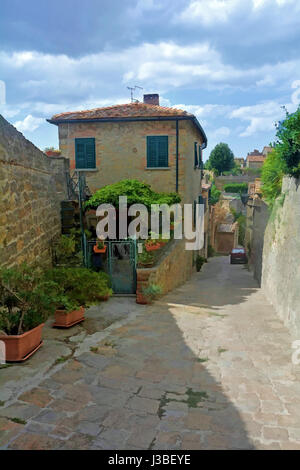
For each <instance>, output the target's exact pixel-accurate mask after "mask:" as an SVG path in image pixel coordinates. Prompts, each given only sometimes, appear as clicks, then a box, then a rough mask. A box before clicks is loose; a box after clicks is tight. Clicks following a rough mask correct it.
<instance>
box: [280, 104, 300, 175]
mask: <svg viewBox="0 0 300 470" xmlns="http://www.w3.org/2000/svg"><path fill="white" fill-rule="evenodd" d="M276 127H277V133H276V136H277V142H276V144H275V149H276V152H277V153H278V155H279V158H280V160H281V161H282V163H283V172H284V174H287V175H290V176H295V177H296V178H298V177H299V176H300V106H299V107H298V109H297V111H296V112H295V113H292V114H290V113H288V112H287V111H286V116H285V119H284V121H282V122H279V123H278V124H277V125H276Z"/></svg>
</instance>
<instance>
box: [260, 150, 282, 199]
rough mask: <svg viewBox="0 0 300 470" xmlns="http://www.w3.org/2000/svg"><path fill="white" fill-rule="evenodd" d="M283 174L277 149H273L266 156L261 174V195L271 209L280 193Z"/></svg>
mask: <svg viewBox="0 0 300 470" xmlns="http://www.w3.org/2000/svg"><path fill="white" fill-rule="evenodd" d="M283 174H284V163H283V161H282V159H281V157H280V154H279V152H278V151H277V149H274V150H273V151H272V152H271V153H270V154H269V155H268V156H267V158H266V160H265V162H264V164H263V167H262V173H261V180H262V188H261V189H262V194H263V197H264V199H265V200H266V202H267V203H268V204H269V206H270V207H271V208H272V207H273V205H274V202H275V200H276V198H277V197H278V196H279V195H280V193H281V186H282V178H283Z"/></svg>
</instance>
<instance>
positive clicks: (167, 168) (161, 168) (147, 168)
mask: <svg viewBox="0 0 300 470" xmlns="http://www.w3.org/2000/svg"><path fill="white" fill-rule="evenodd" d="M145 170H171V167H170V166H157V167H155V166H153V167H152V166H146V167H145Z"/></svg>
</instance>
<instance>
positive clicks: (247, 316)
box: [0, 257, 300, 450]
mask: <svg viewBox="0 0 300 470" xmlns="http://www.w3.org/2000/svg"><path fill="white" fill-rule="evenodd" d="M98 317H99V318H100V317H101V318H102V319H104V320H103V321H102V320H101V321H102V323H101V328H100V327H99V325H100V323H99V322H100V320H99V318H98ZM85 324H86V325H85V326H84V325H81V326H76V327H74V328H73V331H72V332H70V331H69V332H65V331H62V330H54V329H51V328H49V326H51V323H49V325H48V328H45V330H46V331H45V336H46V340H45V344H44V346H43V347H42V349H41V350H40V351H39V352H38V353H37V354H36V355H35V356H33V357H32V358H31V359H30V360H29V361H28V362H27V363H26V364H23V365H13V366H9V367H6V368H2V369H1V370H0V400H2V401H1V402H0V405H1V406H0V448H4V449H6V448H8V449H133V450H135V449H174V450H175V449H300V383H299V378H300V366H296V365H293V364H292V361H291V355H292V352H293V350H292V348H291V343H292V340H293V339H292V338H291V337H290V334H289V333H288V330H287V329H286V328H285V327H284V326H283V324H282V322H281V321H280V320H279V319H278V318H277V316H276V314H275V312H274V310H273V308H272V306H270V304H268V303H267V301H266V300H265V298H264V295H263V293H262V291H261V290H260V289H258V287H257V284H256V282H255V281H254V280H253V279H252V275H251V274H250V273H249V272H248V270H247V269H246V268H245V266H243V265H230V264H229V260H228V257H215V258H211V259H210V260H209V263H208V264H206V265H205V266H204V267H203V269H202V272H201V273H199V274H195V275H194V276H193V278H192V279H191V280H190V281H189V282H188V283H186V284H185V285H184V286H182V287H180V288H178V289H177V290H175V291H173V292H172V293H170V294H169V295H167V296H165V297H163V298H162V299H160V300H159V301H157V302H155V303H154V304H153V305H152V306H139V305H137V304H136V303H135V299H134V298H113V299H111V300H110V301H108V302H107V303H103V304H102V305H101V306H100V307H99V308H98V309H97V308H96V307H93V308H91V309H90V311H89V312H87V320H86V322H85ZM99 330H101V331H99ZM59 337H60V338H61V339H60V340H58V338H59ZM50 356H51V358H52V362H49V359H48V357H50ZM21 377H22V379H21Z"/></svg>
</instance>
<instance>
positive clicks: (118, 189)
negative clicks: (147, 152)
mask: <svg viewBox="0 0 300 470" xmlns="http://www.w3.org/2000/svg"><path fill="white" fill-rule="evenodd" d="M119 196H126V197H127V203H128V205H129V206H130V205H131V204H144V205H145V206H146V207H147V208H149V209H150V208H151V204H168V205H172V204H175V203H179V202H180V201H181V198H180V196H179V195H178V194H177V193H157V192H155V191H153V190H152V189H151V187H150V185H149V184H146V183H143V182H141V181H138V180H123V181H119V182H118V183H114V184H110V185H107V186H104V187H103V188H101V189H99V190H98V191H96V192H95V193H94V194H93V195H92V196H91V198H90V199H89V200H88V201H87V202H86V203H85V208H91V209H96V208H97V207H98V206H99V205H100V204H112V205H113V206H114V207H116V208H118V207H119Z"/></svg>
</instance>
